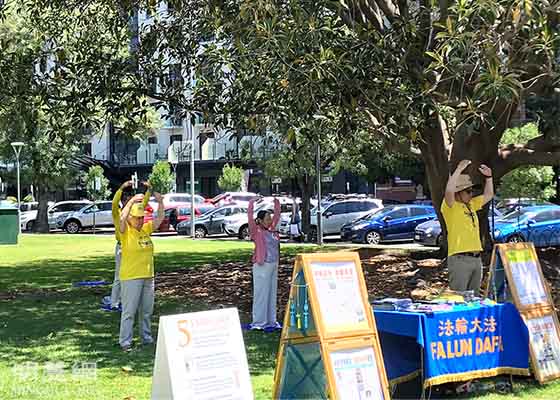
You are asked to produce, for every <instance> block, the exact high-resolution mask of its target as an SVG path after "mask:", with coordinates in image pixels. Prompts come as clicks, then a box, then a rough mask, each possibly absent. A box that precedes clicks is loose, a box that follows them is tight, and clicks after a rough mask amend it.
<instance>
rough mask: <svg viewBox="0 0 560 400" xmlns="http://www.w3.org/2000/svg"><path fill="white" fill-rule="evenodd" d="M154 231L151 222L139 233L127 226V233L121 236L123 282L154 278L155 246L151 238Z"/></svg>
mask: <svg viewBox="0 0 560 400" xmlns="http://www.w3.org/2000/svg"><path fill="white" fill-rule="evenodd" d="M153 231H154V228H153V225H152V222H151V221H150V222H146V223H145V224H144V225H143V226H142V229H141V230H139V231H138V230H136V229H134V228H132V227H131V226H130V225H128V224H127V226H126V230H125V232H124V233H121V234H120V238H121V246H122V255H121V272H120V278H121V281H127V280H131V279H141V278H151V277H153V276H154V245H153V243H152V239H151V238H150V235H151V234H152V232H153Z"/></svg>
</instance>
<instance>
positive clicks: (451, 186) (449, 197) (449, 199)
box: [445, 160, 471, 207]
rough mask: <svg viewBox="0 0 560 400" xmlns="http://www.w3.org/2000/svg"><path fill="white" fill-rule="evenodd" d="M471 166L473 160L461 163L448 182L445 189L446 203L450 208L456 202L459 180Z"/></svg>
mask: <svg viewBox="0 0 560 400" xmlns="http://www.w3.org/2000/svg"><path fill="white" fill-rule="evenodd" d="M469 165H471V160H462V161H461V162H459V165H457V169H456V170H455V172H453V174H452V175H451V176H450V177H449V180H448V181H447V186H446V187H445V202H446V203H447V205H448V206H449V207H451V206H452V205H453V203H454V202H455V193H456V192H457V189H456V187H457V179H459V176H460V175H461V174H462V173H463V171H464V170H465V169H467V167H468V166H469Z"/></svg>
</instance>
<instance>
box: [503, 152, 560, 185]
mask: <svg viewBox="0 0 560 400" xmlns="http://www.w3.org/2000/svg"><path fill="white" fill-rule="evenodd" d="M499 158H500V159H501V160H502V162H501V163H500V164H499V166H498V167H497V168H496V170H495V175H496V178H497V179H500V178H501V177H502V176H504V175H505V174H507V173H508V172H510V171H512V170H514V169H515V168H518V167H522V166H524V165H542V166H546V165H549V166H554V165H560V149H554V150H551V151H535V150H531V149H528V148H525V147H521V146H519V147H517V148H515V149H513V150H503V151H502V150H500V151H499Z"/></svg>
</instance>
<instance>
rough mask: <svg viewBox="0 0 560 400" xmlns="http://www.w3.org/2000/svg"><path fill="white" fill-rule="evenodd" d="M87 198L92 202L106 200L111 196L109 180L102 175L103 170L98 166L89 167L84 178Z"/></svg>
mask: <svg viewBox="0 0 560 400" xmlns="http://www.w3.org/2000/svg"><path fill="white" fill-rule="evenodd" d="M84 181H85V186H86V191H87V193H88V197H89V198H90V199H91V200H93V201H100V200H106V199H107V198H108V197H109V196H110V195H111V190H109V179H107V178H106V177H105V175H104V171H103V168H102V167H101V166H99V165H96V166H93V167H89V170H88V172H87V174H85V176H84Z"/></svg>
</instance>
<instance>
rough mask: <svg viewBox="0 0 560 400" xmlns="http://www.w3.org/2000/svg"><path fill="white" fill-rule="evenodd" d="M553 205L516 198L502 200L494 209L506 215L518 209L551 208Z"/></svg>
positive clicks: (546, 202)
mask: <svg viewBox="0 0 560 400" xmlns="http://www.w3.org/2000/svg"><path fill="white" fill-rule="evenodd" d="M551 205H554V204H553V203H550V202H548V201H542V200H537V199H528V198H518V199H503V200H500V201H498V202H497V203H496V208H497V209H498V210H500V211H501V212H502V214H504V215H506V214H509V213H510V212H512V211H515V210H518V209H519V208H525V207H531V206H551Z"/></svg>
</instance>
